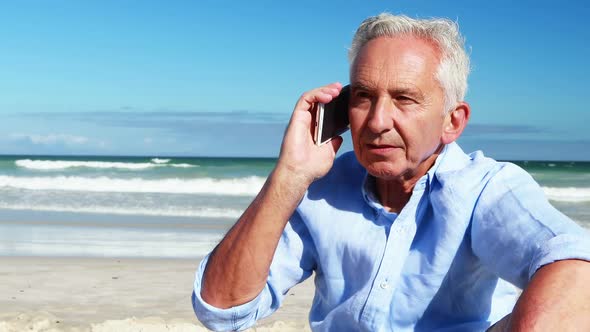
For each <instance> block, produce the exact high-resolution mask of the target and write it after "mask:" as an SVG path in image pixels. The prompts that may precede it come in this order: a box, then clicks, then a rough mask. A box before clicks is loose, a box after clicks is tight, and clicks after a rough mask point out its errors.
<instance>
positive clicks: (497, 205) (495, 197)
mask: <svg viewBox="0 0 590 332" xmlns="http://www.w3.org/2000/svg"><path fill="white" fill-rule="evenodd" d="M471 238H472V248H473V251H474V253H475V255H476V256H477V257H479V259H480V260H481V261H482V263H483V264H484V265H485V266H486V267H487V268H489V269H490V270H491V271H493V272H494V273H496V274H497V275H498V276H499V277H500V278H502V279H505V280H507V281H509V282H511V283H513V284H514V285H516V286H518V287H520V288H524V287H526V285H527V284H528V282H529V281H530V280H531V278H532V276H533V274H534V273H535V272H536V271H537V270H538V269H539V268H540V267H542V266H543V265H546V264H549V263H552V262H555V261H558V260H565V259H581V260H590V235H589V234H588V232H587V231H586V230H585V229H583V228H582V227H580V226H579V225H577V224H576V223H575V222H573V221H572V220H571V219H569V218H568V217H567V216H565V215H564V214H562V213H561V212H559V211H558V210H557V209H555V208H554V207H553V206H552V205H551V204H550V203H549V201H548V200H547V198H546V197H545V194H544V192H543V190H542V188H541V187H540V186H539V185H538V184H537V183H536V182H535V181H534V180H533V178H532V177H531V176H530V175H529V174H528V173H526V172H525V171H524V170H522V169H521V168H519V167H518V166H516V165H512V164H506V165H505V166H504V167H503V168H502V169H500V170H499V171H498V173H497V174H495V175H494V176H493V177H491V179H490V181H489V182H488V184H487V185H486V187H485V188H484V190H483V191H482V193H481V195H480V197H479V199H478V201H477V204H476V207H475V210H474V214H473V219H472V228H471Z"/></svg>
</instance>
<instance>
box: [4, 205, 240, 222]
mask: <svg viewBox="0 0 590 332" xmlns="http://www.w3.org/2000/svg"><path fill="white" fill-rule="evenodd" d="M0 209H6V210H30V211H48V212H74V213H96V214H115V215H140V216H165V217H200V218H228V219H237V218H239V217H240V216H241V215H242V212H243V211H241V210H236V209H219V208H198V209H145V208H142V209H139V208H130V207H128V208H125V207H117V206H92V205H88V206H76V207H74V206H60V205H39V204H30V205H29V204H8V203H4V202H0Z"/></svg>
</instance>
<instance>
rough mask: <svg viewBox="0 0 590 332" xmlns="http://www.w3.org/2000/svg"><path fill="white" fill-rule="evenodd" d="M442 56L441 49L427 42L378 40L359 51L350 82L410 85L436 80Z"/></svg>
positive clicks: (393, 38) (413, 39)
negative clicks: (394, 82) (406, 83)
mask: <svg viewBox="0 0 590 332" xmlns="http://www.w3.org/2000/svg"><path fill="white" fill-rule="evenodd" d="M439 54H440V52H439V50H438V48H437V47H436V46H435V45H434V44H433V43H432V42H431V41H428V40H425V39H423V38H417V37H414V36H402V37H379V38H375V39H372V40H370V41H369V42H367V43H366V44H365V45H363V47H362V48H361V49H360V50H359V53H358V55H357V57H356V59H355V60H354V62H353V64H352V66H351V68H350V82H351V83H353V84H354V83H355V82H358V81H365V82H363V83H364V84H383V83H385V82H389V81H392V80H395V81H398V82H408V83H414V82H415V83H419V82H421V81H424V80H436V72H437V69H438V65H439V63H440V55H439Z"/></svg>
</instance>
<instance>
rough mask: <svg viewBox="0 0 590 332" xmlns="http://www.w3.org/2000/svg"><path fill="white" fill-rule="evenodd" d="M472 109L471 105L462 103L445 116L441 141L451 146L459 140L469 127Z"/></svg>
mask: <svg viewBox="0 0 590 332" xmlns="http://www.w3.org/2000/svg"><path fill="white" fill-rule="evenodd" d="M470 112H471V108H470V107H469V104H467V103H466V102H464V101H462V102H460V103H458V104H457V105H456V106H455V108H454V109H453V110H451V111H450V112H449V113H447V115H445V120H444V123H443V131H442V136H441V141H442V143H444V144H449V143H452V142H454V141H456V140H457V138H459V136H461V134H462V133H463V129H465V127H466V126H467V122H468V121H469V115H470Z"/></svg>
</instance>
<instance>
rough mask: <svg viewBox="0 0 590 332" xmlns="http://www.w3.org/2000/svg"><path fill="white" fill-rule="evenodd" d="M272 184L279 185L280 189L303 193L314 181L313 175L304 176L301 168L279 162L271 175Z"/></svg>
mask: <svg viewBox="0 0 590 332" xmlns="http://www.w3.org/2000/svg"><path fill="white" fill-rule="evenodd" d="M271 181H272V182H273V183H277V184H281V187H286V188H289V191H291V192H297V193H301V195H303V193H305V191H306V190H307V188H309V186H310V185H311V184H312V183H313V181H315V177H314V176H313V175H309V174H306V172H305V171H304V170H303V169H302V168H301V167H295V166H293V165H289V164H286V163H282V162H281V161H280V160H279V162H278V163H277V166H276V167H275V169H274V170H273V172H272V174H271Z"/></svg>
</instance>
